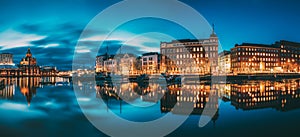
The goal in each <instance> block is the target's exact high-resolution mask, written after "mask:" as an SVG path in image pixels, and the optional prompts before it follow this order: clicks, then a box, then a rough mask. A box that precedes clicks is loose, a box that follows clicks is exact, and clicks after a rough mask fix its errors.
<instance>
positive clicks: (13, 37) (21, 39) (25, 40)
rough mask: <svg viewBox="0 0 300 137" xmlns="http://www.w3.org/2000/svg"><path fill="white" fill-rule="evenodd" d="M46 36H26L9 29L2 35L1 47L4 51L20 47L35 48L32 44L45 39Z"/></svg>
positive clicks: (0, 35) (0, 39)
mask: <svg viewBox="0 0 300 137" xmlns="http://www.w3.org/2000/svg"><path fill="white" fill-rule="evenodd" d="M45 37H46V36H42V35H37V34H33V33H31V34H25V33H21V32H18V31H15V30H12V29H8V30H6V31H4V32H2V33H0V47H1V49H2V50H5V49H11V48H18V47H24V46H27V47H30V46H34V45H33V44H32V43H31V42H32V41H37V40H41V39H44V38H45Z"/></svg>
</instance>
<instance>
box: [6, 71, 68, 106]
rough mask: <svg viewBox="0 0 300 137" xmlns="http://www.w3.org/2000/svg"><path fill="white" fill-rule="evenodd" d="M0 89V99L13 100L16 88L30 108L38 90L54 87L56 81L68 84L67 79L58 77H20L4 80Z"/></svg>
mask: <svg viewBox="0 0 300 137" xmlns="http://www.w3.org/2000/svg"><path fill="white" fill-rule="evenodd" d="M2 80H3V83H2V85H1V88H0V98H2V99H13V97H14V95H15V91H16V88H18V91H20V93H21V94H22V95H23V96H24V97H25V98H26V101H27V105H28V106H30V104H31V101H32V99H33V97H34V96H36V94H37V89H38V88H43V86H45V85H48V86H51V85H52V86H54V85H55V84H56V83H57V81H64V82H68V83H69V79H67V78H59V77H42V78H41V77H20V78H4V79H2Z"/></svg>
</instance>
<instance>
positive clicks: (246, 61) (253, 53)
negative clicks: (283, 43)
mask: <svg viewBox="0 0 300 137" xmlns="http://www.w3.org/2000/svg"><path fill="white" fill-rule="evenodd" d="M231 71H232V72H233V73H234V74H239V73H274V72H281V67H280V50H279V48H278V47H276V46H275V45H263V44H251V43H243V44H241V45H238V44H237V45H235V47H234V48H232V49H231Z"/></svg>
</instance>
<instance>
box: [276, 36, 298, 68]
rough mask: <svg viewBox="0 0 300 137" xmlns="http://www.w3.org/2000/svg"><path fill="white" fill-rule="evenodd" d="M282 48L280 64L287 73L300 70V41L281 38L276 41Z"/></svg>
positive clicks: (277, 45)
mask: <svg viewBox="0 0 300 137" xmlns="http://www.w3.org/2000/svg"><path fill="white" fill-rule="evenodd" d="M274 45H275V46H276V47H278V48H279V49H280V58H281V59H280V65H281V67H282V71H283V72H286V73H291V72H292V73H294V72H300V43H296V42H290V41H285V40H281V41H278V42H275V44H274Z"/></svg>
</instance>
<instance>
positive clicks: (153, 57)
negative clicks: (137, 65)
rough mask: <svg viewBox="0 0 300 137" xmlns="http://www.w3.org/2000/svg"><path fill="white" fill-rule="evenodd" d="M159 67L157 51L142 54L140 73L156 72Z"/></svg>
mask: <svg viewBox="0 0 300 137" xmlns="http://www.w3.org/2000/svg"><path fill="white" fill-rule="evenodd" d="M159 69H160V54H158V53H157V52H149V53H144V54H143V55H142V73H143V74H157V73H159Z"/></svg>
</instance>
